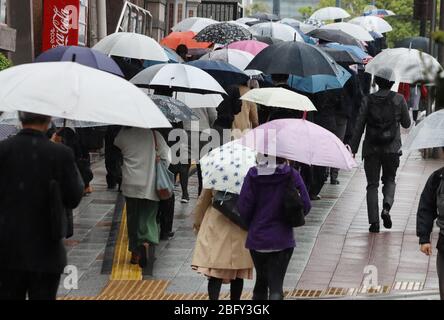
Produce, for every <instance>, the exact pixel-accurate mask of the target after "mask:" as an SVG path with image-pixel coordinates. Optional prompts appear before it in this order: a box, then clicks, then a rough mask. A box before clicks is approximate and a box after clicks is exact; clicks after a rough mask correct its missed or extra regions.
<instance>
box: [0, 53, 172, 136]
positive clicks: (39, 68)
mask: <svg viewBox="0 0 444 320" xmlns="http://www.w3.org/2000/svg"><path fill="white" fill-rule="evenodd" d="M0 101H1V102H0V110H2V111H26V112H33V113H38V114H44V115H48V116H53V117H59V118H64V119H69V120H79V121H92V122H99V123H107V124H115V125H123V126H132V127H141V128H162V127H163V128H168V127H171V125H170V123H169V122H168V120H167V119H166V118H165V116H164V115H163V114H162V112H161V111H160V110H159V108H158V107H157V106H156V105H155V104H154V102H153V101H151V99H150V98H148V97H147V96H146V95H145V94H144V93H143V92H142V91H141V90H140V89H138V88H137V87H135V86H134V85H132V84H131V83H129V82H128V81H126V80H124V79H122V78H120V77H116V76H115V75H112V74H109V73H106V72H102V71H98V70H95V69H93V68H89V67H85V66H82V65H80V64H78V63H73V62H41V63H33V64H23V65H19V66H16V67H12V68H9V69H7V70H4V71H2V72H0Z"/></svg>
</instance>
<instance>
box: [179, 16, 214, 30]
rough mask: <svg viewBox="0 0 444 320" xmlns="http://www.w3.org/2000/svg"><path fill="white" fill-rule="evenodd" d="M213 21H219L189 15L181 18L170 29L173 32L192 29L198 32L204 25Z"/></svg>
mask: <svg viewBox="0 0 444 320" xmlns="http://www.w3.org/2000/svg"><path fill="white" fill-rule="evenodd" d="M215 23H219V21H216V20H213V19H208V18H200V17H191V18H186V19H184V20H182V21H181V22H179V23H178V24H176V25H175V26H174V27H172V28H171V30H173V31H175V32H183V31H193V32H194V33H199V32H200V31H201V30H202V29H204V28H205V27H207V26H209V25H212V24H215Z"/></svg>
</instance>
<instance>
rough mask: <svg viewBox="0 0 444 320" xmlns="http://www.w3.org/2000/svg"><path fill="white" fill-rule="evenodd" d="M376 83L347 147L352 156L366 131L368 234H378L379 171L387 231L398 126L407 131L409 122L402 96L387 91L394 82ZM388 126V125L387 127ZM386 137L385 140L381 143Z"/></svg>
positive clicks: (398, 143) (398, 144)
mask: <svg viewBox="0 0 444 320" xmlns="http://www.w3.org/2000/svg"><path fill="white" fill-rule="evenodd" d="M386 73H387V77H388V78H389V76H390V73H391V71H390V70H387V71H386ZM375 81H376V84H377V85H378V86H379V91H378V92H376V93H374V94H370V95H368V96H366V97H365V98H364V99H363V104H362V106H361V109H360V110H359V116H358V118H357V120H356V126H355V130H354V134H353V138H352V140H351V142H350V147H351V149H352V152H353V154H356V153H357V151H358V148H359V144H360V142H361V137H362V134H363V133H364V130H366V134H365V139H364V144H363V147H362V157H363V158H364V170H365V175H366V177H367V212H368V219H369V223H370V229H369V231H370V232H374V233H378V232H379V201H378V187H379V179H380V178H381V169H382V178H381V180H382V183H383V188H382V193H383V195H384V200H383V210H382V213H381V217H382V220H383V221H384V227H385V228H387V229H390V228H391V227H392V220H391V217H390V214H389V213H390V209H391V208H392V205H393V201H394V197H395V189H396V183H395V178H396V171H397V170H398V167H399V157H400V150H401V146H402V145H401V131H400V125H402V126H403V127H404V128H409V127H410V124H411V121H410V115H409V111H408V109H407V103H406V102H405V99H404V97H403V96H402V95H400V94H398V93H396V92H393V91H391V90H390V89H391V87H392V86H393V82H391V81H388V80H386V79H384V78H380V77H375ZM382 114H384V117H383V119H379V118H376V117H375V115H376V116H381V115H382ZM386 116H387V117H386ZM387 123H389V124H390V125H389V126H386V124H387ZM381 124H382V125H381ZM385 137H386V138H387V140H386V141H382V139H383V138H385ZM379 139H380V140H381V141H379Z"/></svg>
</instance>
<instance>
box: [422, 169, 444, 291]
mask: <svg viewBox="0 0 444 320" xmlns="http://www.w3.org/2000/svg"><path fill="white" fill-rule="evenodd" d="M435 220H436V224H437V226H438V227H439V229H440V232H439V238H438V243H437V245H436V248H437V249H438V256H437V257H436V271H437V272H438V279H439V292H440V296H441V300H444V167H442V168H441V169H439V170H436V171H435V172H433V173H432V175H431V176H430V177H429V179H428V180H427V183H426V185H425V187H424V190H423V191H422V194H421V198H420V200H419V206H418V213H417V218H416V235H417V236H418V237H419V244H420V245H421V247H420V250H421V252H422V253H424V254H425V255H427V256H431V255H432V245H431V241H430V235H431V234H432V230H433V222H434V221H435Z"/></svg>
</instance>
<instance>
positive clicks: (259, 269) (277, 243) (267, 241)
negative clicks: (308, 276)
mask: <svg viewBox="0 0 444 320" xmlns="http://www.w3.org/2000/svg"><path fill="white" fill-rule="evenodd" d="M273 159H275V160H276V161H266V162H264V161H262V162H261V161H258V163H259V164H258V166H256V167H253V168H251V169H250V170H249V171H248V173H247V176H246V177H245V180H244V184H243V186H242V190H241V193H240V196H239V200H238V204H237V206H238V210H239V213H240V215H241V217H242V219H243V220H244V221H245V222H246V224H247V225H248V236H247V241H246V248H247V249H249V250H250V253H251V257H252V259H253V263H254V266H255V268H256V284H255V287H254V290H253V300H268V299H269V300H282V299H283V297H284V293H283V284H284V278H285V273H286V272H287V267H288V264H289V263H290V259H291V256H292V255H293V249H294V247H295V246H296V242H295V239H294V235H293V228H292V227H291V226H290V225H289V224H288V223H287V222H286V220H285V217H284V214H283V199H284V194H285V192H286V190H287V186H288V184H289V181H290V180H289V179H290V178H291V179H293V181H294V183H295V184H296V187H297V188H298V190H299V191H300V195H301V198H302V200H303V202H304V209H305V214H308V212H309V211H310V209H311V204H310V196H309V195H308V192H307V188H306V187H305V184H304V181H303V180H302V177H301V175H300V174H299V172H298V171H297V170H295V169H294V168H292V167H291V166H290V165H289V164H288V161H287V160H286V159H282V158H273ZM272 162H273V163H274V164H271V163H272ZM268 291H269V292H268Z"/></svg>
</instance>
